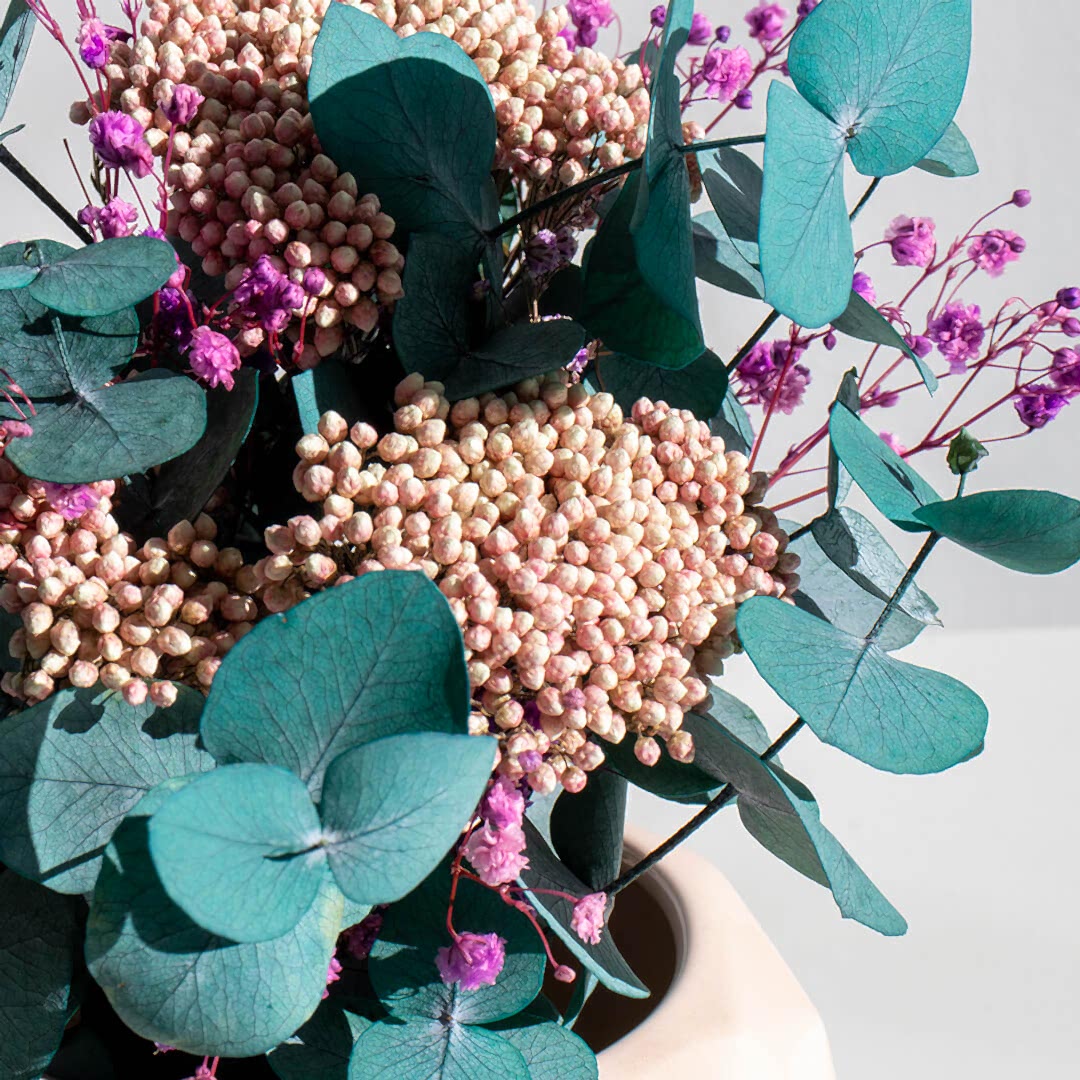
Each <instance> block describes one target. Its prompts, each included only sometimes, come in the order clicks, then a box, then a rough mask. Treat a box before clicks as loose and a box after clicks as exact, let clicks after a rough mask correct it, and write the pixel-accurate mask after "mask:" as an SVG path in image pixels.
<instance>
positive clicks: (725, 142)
mask: <svg viewBox="0 0 1080 1080" xmlns="http://www.w3.org/2000/svg"><path fill="white" fill-rule="evenodd" d="M764 141H765V136H764V135H738V136H736V137H735V138H733V139H710V140H709V141H708V142H695V143H688V144H686V145H685V146H676V147H675V149H676V150H677V151H678V152H679V153H680V154H696V153H699V152H703V151H705V150H722V149H723V148H724V147H725V146H748V145H749V144H751V143H763V142H764Z"/></svg>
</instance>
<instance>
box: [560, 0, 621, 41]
mask: <svg viewBox="0 0 1080 1080" xmlns="http://www.w3.org/2000/svg"><path fill="white" fill-rule="evenodd" d="M566 8H567V11H569V12H570V20H571V22H573V24H574V27H575V29H574V30H571V29H570V27H567V28H566V29H565V30H563V31H562V37H564V38H566V42H567V44H568V45H569V46H570V47H571V48H574V47H576V46H578V45H586V46H589V47H590V48H591V47H592V46H593V45H595V44H596V38H597V36H598V35H597V31H598V30H599V29H600V28H601V27H603V26H610V25H611V24H612V22H613V21H614V19H615V12H613V11H612V10H611V0H569V2H568V3H567V5H566Z"/></svg>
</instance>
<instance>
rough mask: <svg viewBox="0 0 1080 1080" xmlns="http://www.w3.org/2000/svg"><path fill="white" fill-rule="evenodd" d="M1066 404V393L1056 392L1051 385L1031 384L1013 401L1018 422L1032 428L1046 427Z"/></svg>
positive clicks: (1067, 400) (1067, 399)
mask: <svg viewBox="0 0 1080 1080" xmlns="http://www.w3.org/2000/svg"><path fill="white" fill-rule="evenodd" d="M1068 404H1069V397H1068V395H1067V394H1060V393H1058V392H1057V391H1056V390H1055V389H1054V388H1053V387H1052V386H1032V387H1030V388H1029V389H1027V390H1023V391H1021V392H1020V393H1019V394H1018V395H1017V396H1016V400H1015V401H1013V406H1014V408H1015V409H1016V415H1017V416H1019V417H1020V423H1021V424H1023V425H1024V427H1026V428H1031V429H1032V430H1034V429H1036V428H1044V427H1046V425H1047V424H1049V423H1050V421H1051V420H1053V419H1054V418H1055V417H1056V416H1057V414H1058V413H1059V412H1061V410H1062V409H1064V408H1065V406H1066V405H1068Z"/></svg>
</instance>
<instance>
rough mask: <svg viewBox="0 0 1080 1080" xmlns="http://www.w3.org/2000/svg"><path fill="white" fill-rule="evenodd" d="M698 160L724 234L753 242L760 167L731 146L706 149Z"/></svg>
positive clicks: (758, 206)
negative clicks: (722, 225)
mask: <svg viewBox="0 0 1080 1080" xmlns="http://www.w3.org/2000/svg"><path fill="white" fill-rule="evenodd" d="M698 160H699V161H700V163H701V178H702V182H703V183H704V185H705V191H706V193H707V194H708V196H709V202H711V203H712V206H713V209H714V210H715V211H716V213H717V215H718V216H719V218H720V220H721V221H722V222H723V223H724V229H725V231H726V232H727V234H728V236H730V237H731V239H732V240H733V241H735V243H736V245H738V243H739V242H740V241H742V242H744V243H746V244H754V245H756V244H757V239H758V228H759V226H760V222H761V196H762V191H763V189H764V183H765V178H764V176H763V174H762V172H761V167H760V166H759V165H758V164H757V162H755V161H753V160H752V159H751V158H749V157H747V156H746V154H744V153H743V152H742V151H741V150H736V149H735V147H733V146H722V147H719V148H717V149H716V150H707V151H705V152H704V153H702V154H700V155H699V156H698Z"/></svg>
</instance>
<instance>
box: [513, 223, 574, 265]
mask: <svg viewBox="0 0 1080 1080" xmlns="http://www.w3.org/2000/svg"><path fill="white" fill-rule="evenodd" d="M576 251H577V241H576V240H575V239H574V232H573V230H572V229H568V228H567V227H566V226H563V227H562V228H560V229H558V230H554V231H553V230H551V229H539V230H538V231H537V233H536V235H535V236H534V237H533V238H532V239H531V240H530V241H529V242H528V243H527V244H526V245H525V263H526V265H527V266H528V267H529V271H530V273H532V274H533V275H535V276H536V277H542V276H543V275H545V274H553V273H555V271H556V270H561V269H562V268H563V267H564V266H566V265H567V263H569V262H570V260H571V259H572V258H573V257H574V252H576Z"/></svg>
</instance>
